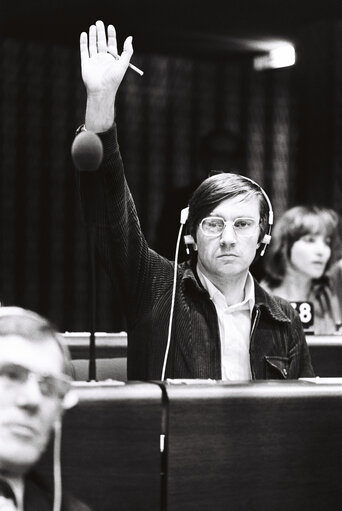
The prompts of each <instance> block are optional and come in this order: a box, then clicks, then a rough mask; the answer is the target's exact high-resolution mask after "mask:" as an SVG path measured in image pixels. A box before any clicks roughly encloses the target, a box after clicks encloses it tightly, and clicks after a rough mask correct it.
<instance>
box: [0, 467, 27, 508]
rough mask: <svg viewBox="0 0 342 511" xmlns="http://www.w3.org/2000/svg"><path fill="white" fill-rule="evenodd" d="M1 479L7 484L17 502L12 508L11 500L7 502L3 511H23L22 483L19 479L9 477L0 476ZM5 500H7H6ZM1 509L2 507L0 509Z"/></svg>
mask: <svg viewBox="0 0 342 511" xmlns="http://www.w3.org/2000/svg"><path fill="white" fill-rule="evenodd" d="M0 476H1V478H2V479H4V480H5V481H7V482H8V484H9V485H10V486H11V488H12V490H13V493H14V495H15V498H16V500H17V506H16V507H14V505H13V503H12V500H11V501H9V503H8V504H7V507H4V511H7V509H8V511H11V510H12V509H13V510H15V511H23V509H24V481H23V479H22V478H21V477H9V476H7V475H6V476H4V475H2V474H0ZM6 500H7V499H6ZM1 509H2V507H1Z"/></svg>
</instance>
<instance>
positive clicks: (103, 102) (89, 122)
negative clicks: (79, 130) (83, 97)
mask: <svg viewBox="0 0 342 511" xmlns="http://www.w3.org/2000/svg"><path fill="white" fill-rule="evenodd" d="M114 104H115V95H111V94H110V95H108V94H91V95H88V97H87V109H86V116H85V127H86V129H87V130H90V131H93V132H95V133H102V132H104V131H107V130H109V129H110V128H111V127H112V126H113V123H114Z"/></svg>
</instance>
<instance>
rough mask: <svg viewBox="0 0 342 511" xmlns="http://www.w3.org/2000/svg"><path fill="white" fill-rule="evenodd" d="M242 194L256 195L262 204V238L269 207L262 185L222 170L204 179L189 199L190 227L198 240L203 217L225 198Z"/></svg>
mask: <svg viewBox="0 0 342 511" xmlns="http://www.w3.org/2000/svg"><path fill="white" fill-rule="evenodd" d="M240 195H241V196H242V199H243V200H244V199H248V198H250V197H253V196H256V197H258V199H259V206H260V223H259V226H260V235H259V241H261V240H262V238H263V237H264V235H265V234H266V232H267V227H268V217H269V207H268V203H267V201H266V199H265V196H264V194H263V191H262V189H261V187H260V186H259V185H258V184H256V183H254V182H252V181H250V180H249V179H248V178H246V177H244V176H241V175H239V174H233V173H228V172H220V173H218V174H215V175H213V176H211V177H208V178H207V179H205V181H203V182H202V183H201V184H200V185H199V187H198V188H197V189H196V190H195V191H194V193H193V194H192V196H191V198H190V201H189V217H188V228H189V232H190V234H192V236H193V238H194V239H195V240H196V232H197V228H198V226H199V224H200V222H201V220H202V219H203V218H205V217H206V216H208V215H209V214H210V213H211V212H212V210H213V209H214V208H215V207H216V206H217V205H218V204H219V203H220V202H222V201H223V200H225V199H231V198H233V197H237V196H240Z"/></svg>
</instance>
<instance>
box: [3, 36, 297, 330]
mask: <svg viewBox="0 0 342 511" xmlns="http://www.w3.org/2000/svg"><path fill="white" fill-rule="evenodd" d="M133 62H134V63H136V64H137V65H138V66H139V67H141V68H142V69H144V71H145V75H144V77H143V78H141V77H139V76H138V75H137V74H136V73H134V72H132V71H131V70H128V72H127V74H126V77H125V79H124V83H123V85H122V87H121V89H120V92H119V95H118V102H117V123H118V131H119V140H120V147H121V151H122V154H123V159H124V163H125V168H126V174H127V179H128V182H129V185H130V187H131V190H132V193H133V196H134V197H135V200H136V205H137V209H138V212H139V215H140V219H141V223H142V226H143V230H144V232H145V235H146V237H147V239H148V241H149V243H150V245H151V246H152V247H153V248H155V247H158V243H159V239H160V236H161V235H160V232H162V231H163V230H164V231H166V232H167V233H168V238H169V239H171V240H172V244H175V242H176V237H173V235H171V227H170V225H171V226H172V225H174V226H175V228H176V230H177V229H178V218H179V210H178V208H177V209H175V210H174V211H171V210H168V211H167V214H168V218H169V220H170V219H171V223H170V221H169V223H163V222H161V221H160V218H161V215H162V211H163V207H164V205H165V203H166V201H167V199H168V197H170V196H171V195H172V193H178V192H179V191H180V190H186V191H189V190H190V189H191V187H192V186H194V185H195V184H196V183H197V182H198V181H199V180H201V179H203V177H204V175H205V174H207V171H208V170H209V167H208V168H204V167H205V166H204V161H205V157H204V152H203V148H204V146H205V144H206V143H207V142H208V140H209V139H210V141H211V142H210V143H212V141H213V140H214V145H215V143H216V140H217V139H218V138H220V137H222V136H223V137H225V136H226V135H227V136H228V137H230V138H231V139H232V140H234V141H235V142H234V143H233V145H234V147H235V149H234V148H233V149H232V151H231V152H230V156H231V157H232V161H231V162H230V165H232V166H233V167H234V168H235V167H236V165H237V164H238V170H240V171H241V172H242V173H244V174H246V175H247V176H250V177H251V178H252V179H255V180H256V181H258V182H259V183H260V184H262V185H263V186H264V187H265V188H266V190H267V192H268V193H269V195H270V197H271V199H272V201H273V205H274V210H275V213H276V215H277V214H280V213H281V212H282V211H283V210H284V209H286V208H287V207H288V205H289V203H290V197H291V183H292V182H293V180H294V178H295V174H296V169H295V164H294V163H295V156H296V108H295V107H296V98H295V95H294V93H293V90H292V70H291V69H290V68H288V69H283V70H277V71H266V72H254V71H253V70H252V67H251V61H250V60H248V59H246V57H244V58H243V59H240V60H238V59H236V58H235V59H232V60H223V59H222V58H221V59H219V60H217V61H214V60H213V59H205V58H204V59H199V58H196V59H190V58H180V57H176V56H162V55H134V57H133ZM0 73H1V74H0V76H1V83H0V109H1V115H0V151H1V159H0V162H1V168H0V236H1V238H0V239H1V249H0V293H1V296H2V298H3V301H4V303H8V304H16V305H21V306H24V307H27V308H30V309H33V310H36V311H38V312H40V313H42V314H43V315H45V316H47V317H49V318H50V319H51V320H52V321H54V322H55V323H56V325H57V326H58V328H59V329H60V330H62V331H64V330H68V331H83V330H87V329H89V321H88V316H89V314H88V312H89V311H88V309H89V307H88V300H89V263H88V259H89V257H88V245H87V238H86V233H85V229H84V225H83V221H82V214H81V211H80V206H79V202H78V197H77V191H76V186H75V175H74V171H73V165H72V161H71V157H70V147H71V143H72V140H73V136H74V131H75V129H76V127H77V126H78V125H79V124H81V123H82V121H83V113H84V107H85V93H84V89H83V85H82V82H81V77H80V64H79V56H78V51H77V49H71V48H69V47H63V46H56V45H47V44H44V45H43V44H39V43H27V42H22V41H17V40H5V41H2V43H1V45H0ZM215 137H216V140H215ZM221 149H222V148H221ZM221 149H220V148H218V149H217V148H216V149H215V148H214V149H213V148H212V147H211V151H214V153H215V151H216V154H211V156H213V157H214V158H215V156H216V155H217V154H220V151H221ZM234 151H235V152H234ZM233 153H234V154H233ZM232 154H233V156H232ZM221 156H222V154H221ZM223 157H225V153H224V152H223ZM212 161H214V160H212ZM217 161H218V160H217ZM208 165H209V163H208ZM220 165H221V164H220ZM184 200H185V199H184ZM185 206H186V203H185V204H183V206H182V207H185ZM165 253H166V249H165ZM167 255H169V254H167ZM171 257H172V255H171ZM97 277H98V286H97V287H98V289H97V304H98V311H97V330H99V331H118V330H122V329H124V328H125V321H124V318H123V315H122V311H121V310H120V306H119V303H120V300H119V297H118V295H117V291H116V290H115V288H114V290H113V289H112V288H110V286H109V284H108V281H107V279H106V276H105V274H104V272H103V270H102V268H100V267H98V269H97Z"/></svg>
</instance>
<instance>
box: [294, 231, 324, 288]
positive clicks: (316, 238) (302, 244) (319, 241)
mask: <svg viewBox="0 0 342 511" xmlns="http://www.w3.org/2000/svg"><path fill="white" fill-rule="evenodd" d="M329 244H330V239H329V238H327V237H325V236H323V235H321V234H306V235H305V236H302V237H301V238H300V239H299V240H297V241H296V242H295V243H294V244H293V246H292V249H291V254H290V262H291V265H292V267H293V268H294V269H295V270H296V271H297V272H299V273H301V274H303V275H305V276H307V277H308V278H310V279H318V278H320V277H321V276H322V275H323V273H324V271H325V268H326V265H327V262H328V261H329V258H330V256H331V248H330V245H329Z"/></svg>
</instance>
